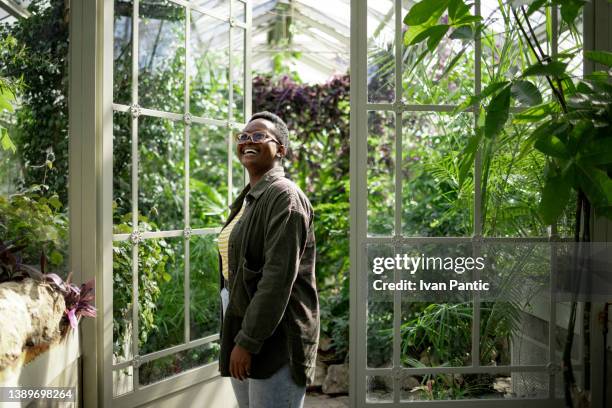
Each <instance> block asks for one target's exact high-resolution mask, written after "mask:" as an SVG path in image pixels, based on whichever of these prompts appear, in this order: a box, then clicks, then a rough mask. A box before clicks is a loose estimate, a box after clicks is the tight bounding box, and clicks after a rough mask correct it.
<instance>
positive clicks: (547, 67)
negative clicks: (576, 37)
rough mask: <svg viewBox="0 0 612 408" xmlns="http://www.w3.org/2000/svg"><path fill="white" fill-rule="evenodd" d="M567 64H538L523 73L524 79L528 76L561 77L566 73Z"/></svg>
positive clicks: (555, 62) (556, 62) (553, 62)
mask: <svg viewBox="0 0 612 408" xmlns="http://www.w3.org/2000/svg"><path fill="white" fill-rule="evenodd" d="M565 68H567V63H565V62H561V61H551V62H548V63H542V62H536V63H535V64H533V65H530V66H529V67H527V68H526V69H525V70H524V71H523V75H522V76H523V77H528V76H554V77H559V76H561V75H563V74H564V73H565Z"/></svg>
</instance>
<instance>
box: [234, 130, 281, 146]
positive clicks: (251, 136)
mask: <svg viewBox="0 0 612 408" xmlns="http://www.w3.org/2000/svg"><path fill="white" fill-rule="evenodd" d="M249 140H250V141H251V142H253V143H265V142H274V143H276V144H278V145H280V146H282V145H283V144H282V143H281V142H279V141H278V140H276V139H275V138H273V137H271V136H269V135H268V134H267V133H266V132H253V133H247V132H241V133H238V134H237V135H236V142H237V143H238V144H243V143H247V142H248V141H249Z"/></svg>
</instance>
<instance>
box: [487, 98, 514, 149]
mask: <svg viewBox="0 0 612 408" xmlns="http://www.w3.org/2000/svg"><path fill="white" fill-rule="evenodd" d="M509 113H510V86H506V87H505V88H502V90H501V91H500V92H499V93H498V94H497V95H495V96H494V97H493V98H492V99H491V103H490V104H489V106H488V107H487V116H486V118H485V137H487V138H489V139H492V138H494V137H495V136H497V135H498V134H499V132H501V131H502V129H503V128H504V125H505V124H506V122H507V121H508V115H509Z"/></svg>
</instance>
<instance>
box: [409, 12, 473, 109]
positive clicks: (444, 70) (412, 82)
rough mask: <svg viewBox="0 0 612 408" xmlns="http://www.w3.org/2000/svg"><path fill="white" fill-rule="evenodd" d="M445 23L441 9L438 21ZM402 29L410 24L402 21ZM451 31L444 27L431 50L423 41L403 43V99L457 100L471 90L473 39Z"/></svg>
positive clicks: (459, 100) (444, 102)
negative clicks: (440, 37)
mask: <svg viewBox="0 0 612 408" xmlns="http://www.w3.org/2000/svg"><path fill="white" fill-rule="evenodd" d="M447 23H448V15H447V13H446V12H445V13H444V14H443V15H442V17H441V18H440V24H447ZM463 29H465V27H463ZM403 30H404V32H407V31H406V30H410V27H408V26H405V25H403ZM454 31H455V29H453V28H451V29H450V30H448V32H447V33H446V34H445V35H444V36H443V37H442V39H441V40H440V43H439V44H438V46H437V47H436V48H435V49H434V51H433V52H429V51H427V41H423V42H421V43H419V44H415V45H411V46H409V47H407V49H406V51H405V52H404V56H403V63H404V70H403V76H402V86H403V88H404V89H403V93H402V100H403V101H404V102H406V103H411V104H458V103H460V102H461V101H463V100H464V99H465V98H466V97H467V95H472V94H473V93H474V70H475V66H474V40H473V39H453V38H451V36H453V33H454ZM423 53H425V54H424V57H423V58H421V56H422V55H423Z"/></svg>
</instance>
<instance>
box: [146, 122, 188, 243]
mask: <svg viewBox="0 0 612 408" xmlns="http://www.w3.org/2000/svg"><path fill="white" fill-rule="evenodd" d="M138 137H139V141H138V144H139V149H138V150H139V162H138V183H139V186H138V192H139V194H138V210H139V213H140V217H141V218H140V226H141V228H142V229H143V230H153V231H156V230H173V229H183V228H184V219H183V217H184V215H183V214H184V211H183V206H184V203H183V200H184V195H185V193H184V191H185V188H184V184H185V179H184V174H185V164H184V162H185V157H184V151H185V146H184V143H185V142H184V138H185V135H184V126H183V123H182V122H174V121H171V120H168V119H161V118H154V117H148V116H145V117H143V116H141V117H140V118H139V122H138Z"/></svg>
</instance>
